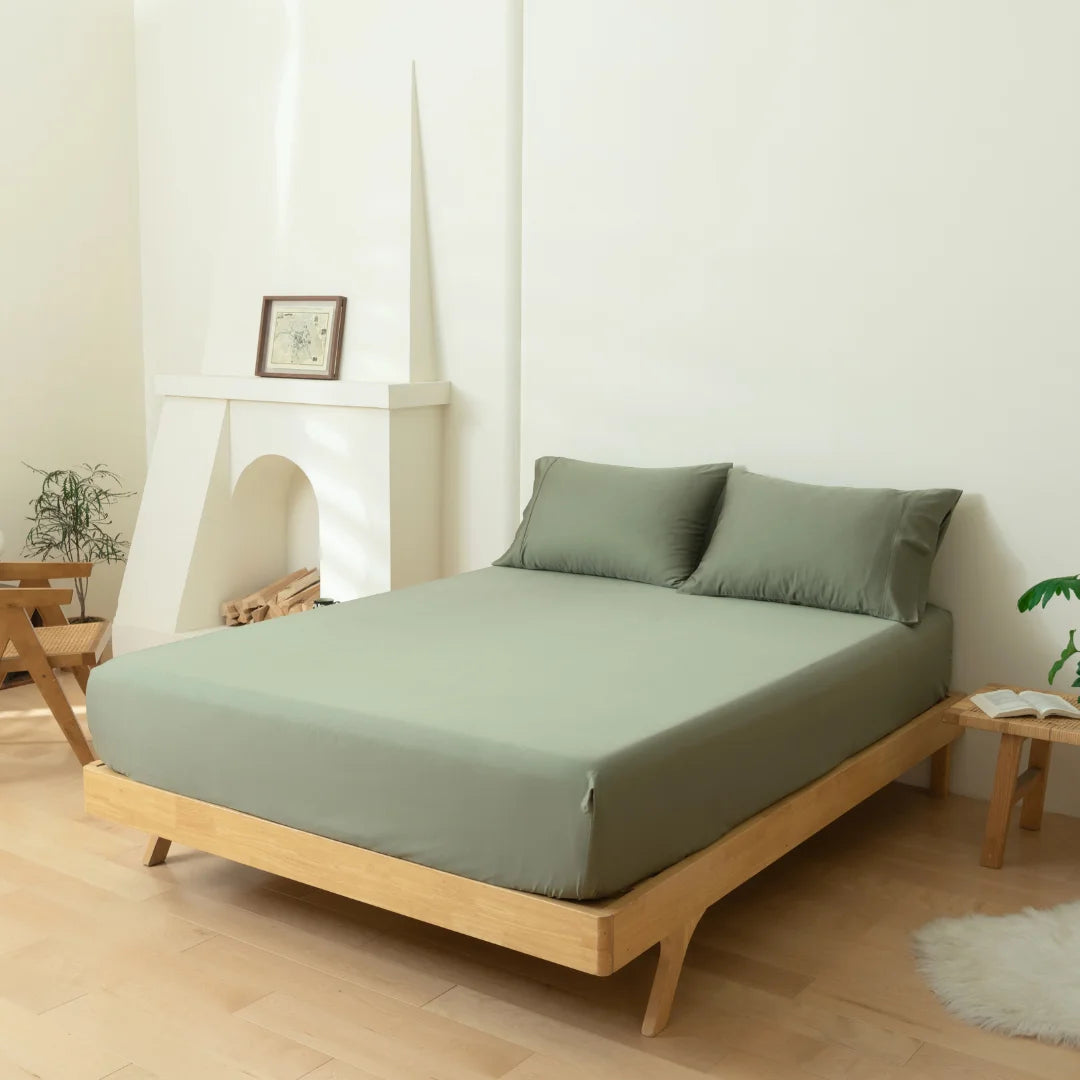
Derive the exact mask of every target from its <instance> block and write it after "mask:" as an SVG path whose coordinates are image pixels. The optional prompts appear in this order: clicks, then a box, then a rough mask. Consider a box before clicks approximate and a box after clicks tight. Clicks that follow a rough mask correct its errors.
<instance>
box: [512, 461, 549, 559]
mask: <svg viewBox="0 0 1080 1080" xmlns="http://www.w3.org/2000/svg"><path fill="white" fill-rule="evenodd" d="M558 460H559V458H557V457H554V458H552V459H551V460H550V461H549V462H548V463H547V468H546V469H544V472H543V474H542V475H541V477H540V479H539V480H538V481H537V483H536V490H535V491H534V492H533V497H532V506H530V507H529V516H528V517H527V518H526V519H525V521H524V523H523V524H524V528H523V529H522V530H521V550H520V551H519V552H518V562H520V563H521V567H522V569H523V570H527V569H528V567H526V566H525V545H526V544H527V543H528V542H529V526H530V525H531V524H532V519H533V514H535V513H536V508H537V507H538V506H539V505H540V492H541V491H542V490H543V487H544V481H545V480H546V479H547V478H548V473H549V472H551V469H552V466H553V465H554V464H555V462H556V461H558Z"/></svg>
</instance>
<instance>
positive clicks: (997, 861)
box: [945, 685, 1080, 870]
mask: <svg viewBox="0 0 1080 1080" xmlns="http://www.w3.org/2000/svg"><path fill="white" fill-rule="evenodd" d="M1001 689H1003V688H1002V687H1001V686H1000V685H997V686H988V687H984V688H983V690H981V691H978V692H979V693H984V692H985V691H987V690H1001ZM1011 689H1015V690H1019V689H1022V687H1011ZM1059 696H1061V697H1063V698H1065V700H1066V701H1071V702H1072V703H1073V704H1074V705H1075V704H1076V696H1075V695H1074V694H1061V695H1059ZM945 719H946V720H948V721H950V722H951V723H954V724H959V725H960V726H961V727H969V728H976V729H977V730H979V731H996V732H999V733H1000V735H1001V746H1000V748H999V749H998V759H997V771H996V773H995V775H994V793H993V795H992V796H991V798H990V812H989V814H988V815H987V818H986V837H985V839H984V840H983V849H982V858H981V859H980V862H981V863H982V865H983V866H987V867H989V868H990V869H992V870H998V869H1000V868H1001V865H1002V863H1003V862H1004V861H1005V840H1006V838H1007V836H1008V831H1009V819H1010V818H1011V817H1012V809H1013V807H1014V806H1015V805H1016V804H1017V803H1018V802H1019V801H1020V800H1023V803H1024V805H1023V807H1022V808H1021V810H1020V828H1022V829H1031V830H1033V831H1034V830H1038V829H1039V828H1040V827H1041V826H1042V818H1043V804H1044V803H1045V801H1046V781H1047V778H1048V776H1049V775H1050V751H1051V750H1052V749H1053V745H1054V743H1069V744H1071V745H1072V746H1080V720H1077V719H1074V718H1072V717H1068V716H1050V717H1047V718H1046V719H1045V720H1040V719H1039V718H1038V717H1037V716H1014V717H1011V718H1002V719H1000V720H995V719H993V717H990V716H987V715H986V713H984V712H983V711H982V709H980V708H979V707H978V705H973V704H972V702H971V698H969V697H967V698H964V699H963V700H962V701H959V702H957V703H956V704H955V705H954V706H953V707H952V708H951V709H949V710H948V712H947V713H946V714H945ZM1026 739H1030V740H1031V751H1030V752H1029V754H1028V767H1027V768H1026V769H1025V770H1024V771H1023V773H1020V774H1019V775H1017V773H1018V770H1019V768H1020V753H1021V751H1022V750H1023V748H1024V741H1025V740H1026Z"/></svg>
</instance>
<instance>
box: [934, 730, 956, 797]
mask: <svg viewBox="0 0 1080 1080" xmlns="http://www.w3.org/2000/svg"><path fill="white" fill-rule="evenodd" d="M951 772H952V743H946V744H945V745H944V746H943V747H942V748H941V749H940V750H935V751H934V752H933V753H932V754H931V755H930V794H931V795H933V796H934V798H936V799H944V798H945V796H946V795H948V794H949V774H950V773H951Z"/></svg>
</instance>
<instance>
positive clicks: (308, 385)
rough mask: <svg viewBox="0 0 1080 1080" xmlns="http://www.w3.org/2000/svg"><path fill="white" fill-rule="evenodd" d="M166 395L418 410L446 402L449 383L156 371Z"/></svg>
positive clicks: (160, 390)
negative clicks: (269, 377)
mask: <svg viewBox="0 0 1080 1080" xmlns="http://www.w3.org/2000/svg"><path fill="white" fill-rule="evenodd" d="M154 392H155V393H156V394H159V395H160V396H162V397H185V398H214V399H216V400H219V401H269V402H277V403H279V404H283V405H338V406H346V407H350V408H357V409H417V408H423V407H424V406H426V405H446V404H447V403H448V402H449V401H450V384H449V383H448V382H412V383H388V382H358V381H356V380H349V379H268V378H258V377H256V376H254V375H249V376H243V375H158V376H157V377H156V378H155V379H154Z"/></svg>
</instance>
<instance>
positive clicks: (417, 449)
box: [113, 375, 450, 653]
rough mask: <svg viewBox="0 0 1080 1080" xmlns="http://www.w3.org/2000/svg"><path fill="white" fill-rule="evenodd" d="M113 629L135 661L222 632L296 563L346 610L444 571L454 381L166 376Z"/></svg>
mask: <svg viewBox="0 0 1080 1080" xmlns="http://www.w3.org/2000/svg"><path fill="white" fill-rule="evenodd" d="M155 389H156V390H157V392H158V393H159V394H161V395H162V397H163V405H162V409H161V417H160V422H159V427H158V435H157V440H156V442H155V445H154V450H153V454H152V455H151V459H150V466H149V470H148V474H147V481H146V489H145V492H144V495H143V500H142V506H141V508H140V511H139V518H138V523H137V525H136V528H135V533H134V537H133V539H132V545H131V552H130V556H129V559H128V566H127V572H126V574H125V575H124V583H123V586H122V589H121V592H120V600H119V605H118V608H117V614H116V622H115V625H114V630H113V643H114V649H115V651H116V652H117V653H121V652H129V651H131V650H133V649H139V648H144V647H146V646H148V645H153V644H158V643H160V642H164V641H170V640H174V639H175V638H177V637H182V636H184V635H186V634H188V633H192V632H204V631H206V630H209V629H213V628H215V627H218V626H221V625H222V624H223V620H222V616H221V603H222V601H223V600H226V599H229V598H232V597H234V596H240V595H243V594H244V593H245V592H249V591H251V590H252V589H255V588H258V587H259V586H261V585H263V584H265V583H266V582H267V581H269V580H273V579H274V578H276V577H280V576H281V575H282V574H284V573H286V572H288V571H290V570H292V569H295V568H296V567H298V566H305V567H316V566H317V567H318V568H319V570H320V574H321V590H322V594H323V595H324V596H330V597H333V598H334V599H335V600H351V599H355V598H356V597H359V596H366V595H369V594H371V593H375V592H383V591H385V590H387V589H390V588H397V587H399V586H402V585H411V584H416V583H418V582H421V581H427V580H430V579H431V578H434V577H438V576H439V573H440V569H441V567H440V563H439V551H440V542H439V541H440V537H439V533H440V471H441V458H442V414H443V408H442V406H444V405H445V404H446V403H447V402H448V401H449V397H450V386H449V383H445V382H414V383H372V382H346V381H340V382H313V381H307V380H291V379H290V380H287V379H257V378H244V377H236V378H231V377H222V376H201V375H194V376H160V377H159V378H158V379H157V381H156V384H155Z"/></svg>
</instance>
